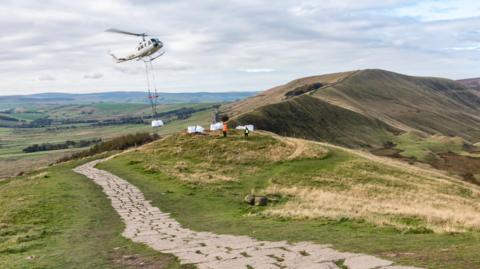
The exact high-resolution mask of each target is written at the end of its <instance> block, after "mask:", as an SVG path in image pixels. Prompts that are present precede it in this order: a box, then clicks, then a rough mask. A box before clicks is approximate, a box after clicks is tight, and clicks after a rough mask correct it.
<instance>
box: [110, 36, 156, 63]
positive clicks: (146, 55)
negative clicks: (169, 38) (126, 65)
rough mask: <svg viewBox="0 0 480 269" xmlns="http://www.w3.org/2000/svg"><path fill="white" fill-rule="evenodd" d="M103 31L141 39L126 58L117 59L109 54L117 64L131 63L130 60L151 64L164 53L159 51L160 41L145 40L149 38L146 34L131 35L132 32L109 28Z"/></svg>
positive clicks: (154, 38) (153, 39)
mask: <svg viewBox="0 0 480 269" xmlns="http://www.w3.org/2000/svg"><path fill="white" fill-rule="evenodd" d="M105 31H106V32H110V33H117V34H125V35H132V36H139V37H142V41H140V43H138V45H137V48H136V51H135V52H134V53H132V54H130V55H128V56H125V57H117V56H116V55H115V54H113V53H111V52H110V55H111V56H112V57H113V58H114V59H115V60H116V61H117V63H121V62H126V61H131V60H137V61H139V60H143V61H149V62H151V61H153V60H155V59H156V58H158V57H160V56H162V55H163V54H164V53H165V52H164V51H161V49H162V48H163V43H162V41H160V40H159V39H158V38H156V37H152V38H146V37H149V36H150V35H148V34H146V33H132V32H127V31H123V30H118V29H114V28H110V29H107V30H105Z"/></svg>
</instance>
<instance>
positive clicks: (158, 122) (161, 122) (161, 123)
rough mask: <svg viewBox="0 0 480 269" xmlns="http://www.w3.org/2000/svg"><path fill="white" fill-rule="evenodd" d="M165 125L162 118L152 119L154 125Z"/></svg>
mask: <svg viewBox="0 0 480 269" xmlns="http://www.w3.org/2000/svg"><path fill="white" fill-rule="evenodd" d="M161 126H163V121H162V120H152V127H161Z"/></svg>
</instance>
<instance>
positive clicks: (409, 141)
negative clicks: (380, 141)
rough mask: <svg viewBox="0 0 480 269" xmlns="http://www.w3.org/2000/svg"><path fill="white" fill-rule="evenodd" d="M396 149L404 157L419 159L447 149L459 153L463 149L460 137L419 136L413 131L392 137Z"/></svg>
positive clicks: (428, 159) (424, 159)
mask: <svg viewBox="0 0 480 269" xmlns="http://www.w3.org/2000/svg"><path fill="white" fill-rule="evenodd" d="M393 142H394V143H395V144H397V145H396V148H397V149H400V150H401V151H402V152H401V153H400V154H401V155H403V156H405V157H414V158H416V159H417V160H420V161H427V162H428V161H430V160H431V158H434V155H435V154H437V153H445V152H448V151H451V152H455V153H461V152H462V151H463V144H464V140H463V139H462V138H460V137H453V138H452V137H439V136H430V137H427V138H423V137H420V136H419V135H417V134H415V133H413V132H407V133H404V134H402V135H399V136H396V137H394V138H393Z"/></svg>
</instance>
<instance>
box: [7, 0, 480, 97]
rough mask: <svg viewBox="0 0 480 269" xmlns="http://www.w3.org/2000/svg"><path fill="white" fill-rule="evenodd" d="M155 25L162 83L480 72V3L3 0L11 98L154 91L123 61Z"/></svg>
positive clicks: (180, 85)
mask: <svg viewBox="0 0 480 269" xmlns="http://www.w3.org/2000/svg"><path fill="white" fill-rule="evenodd" d="M108 28H118V29H122V30H126V31H132V32H146V33H150V34H152V35H154V36H156V37H158V38H159V39H160V40H162V41H163V42H164V44H165V51H166V53H165V54H164V55H163V56H162V57H160V58H158V59H157V60H155V62H154V68H155V74H156V79H157V86H158V89H159V91H162V92H195V91H210V92H220V91H261V90H265V89H268V88H271V87H273V86H276V85H280V84H284V83H286V82H288V81H290V80H293V79H296V78H300V77H305V76H311V75H319V74H325V73H334V72H341V71H350V70H357V69H366V68H380V69H386V70H390V71H394V72H400V73H404V74H408V75H419V76H439V77H447V78H451V79H461V78H471V77H480V65H479V60H480V1H473V0H472V1H470V0H457V1H442V0H426V1H409V0H402V1H397V0H381V1H374V0H344V1H342V0H337V1H333V0H323V1H318V0H316V1H311V0H305V1H290V0H283V1H262V0H240V1H229V0H222V1H220V0H218V1H208V0H205V1H200V0H197V1H194V0H189V1H182V0H164V1H161V0H160V1H153V0H152V1H148V0H137V1H134V0H130V1H129V0H123V1H122V0H119V1H110V0H101V1H99V0H82V1H66V0H65V1H59V0H52V1H50V0H37V1H22V0H16V1H8V0H0V30H1V34H0V95H13V94H30V93H40V92H67V93H84V92H103V91H143V90H145V89H146V78H145V70H144V66H143V63H142V62H125V63H116V62H115V61H114V60H113V59H112V58H111V57H110V55H109V51H112V52H114V53H117V54H118V55H119V56H121V55H124V54H128V53H131V52H133V51H134V50H135V48H136V45H137V43H138V41H139V39H138V38H137V37H133V36H126V35H120V34H114V33H108V32H105V30H106V29H108Z"/></svg>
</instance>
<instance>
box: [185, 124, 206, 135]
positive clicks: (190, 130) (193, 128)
mask: <svg viewBox="0 0 480 269" xmlns="http://www.w3.org/2000/svg"><path fill="white" fill-rule="evenodd" d="M204 131H205V129H204V128H203V127H202V126H200V125H194V126H188V127H187V133H189V134H195V133H203V132H204Z"/></svg>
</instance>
